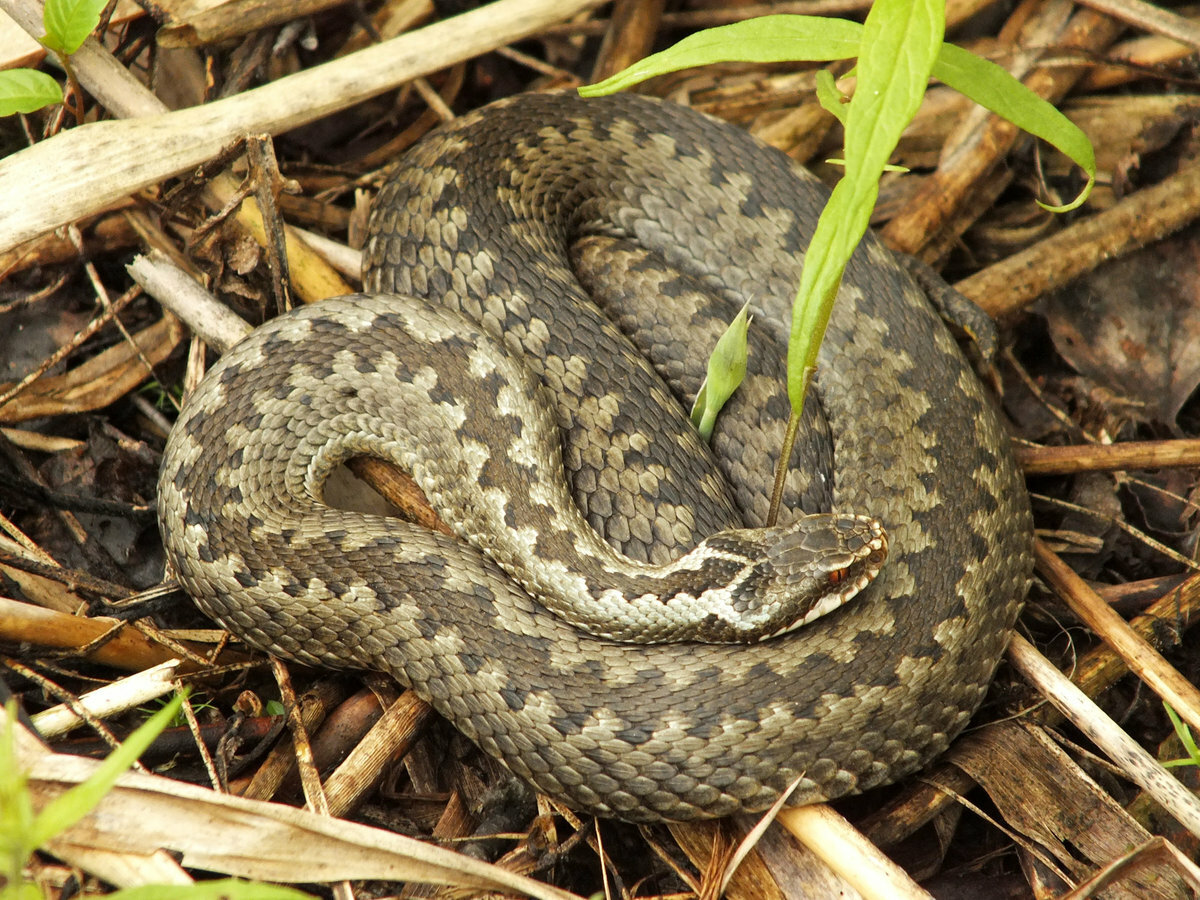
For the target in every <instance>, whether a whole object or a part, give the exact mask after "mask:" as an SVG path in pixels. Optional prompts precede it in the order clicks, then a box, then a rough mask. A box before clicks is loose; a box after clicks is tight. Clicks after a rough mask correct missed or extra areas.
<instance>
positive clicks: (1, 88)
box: [0, 0, 107, 116]
mask: <svg viewBox="0 0 1200 900" xmlns="http://www.w3.org/2000/svg"><path fill="white" fill-rule="evenodd" d="M106 5H107V4H106V2H105V0H46V5H45V8H44V9H43V10H42V26H43V27H44V28H45V29H46V34H45V35H43V36H42V37H41V38H40V41H41V44H42V46H43V47H45V48H46V49H47V50H50V51H51V52H53V53H55V54H56V55H57V56H58V57H59V60H60V61H61V62H62V65H63V68H64V69H65V70H66V72H67V77H68V78H69V79H71V81H72V82H74V76H73V74H72V72H71V64H70V56H71V54H72V53H74V52H75V51H77V50H78V49H79V48H80V47H81V46H82V45H83V42H84V41H85V40H87V37H88V35H89V34H91V33H92V32H93V31H95V29H96V26H97V25H99V24H100V13H102V12H103V11H104V7H105V6H106ZM62 101H63V92H62V88H60V87H59V86H58V82H57V81H55V80H54V79H53V78H51V77H50V76H49V75H47V74H46V73H45V72H39V71H37V70H36V69H8V70H7V71H3V72H0V116H11V115H15V114H16V113H31V112H34V111H36V110H39V109H41V108H42V107H44V106H51V105H53V104H55V103H61V102H62Z"/></svg>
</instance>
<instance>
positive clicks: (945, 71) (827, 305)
mask: <svg viewBox="0 0 1200 900" xmlns="http://www.w3.org/2000/svg"><path fill="white" fill-rule="evenodd" d="M945 27H946V10H945V2H944V0H877V2H876V3H875V4H874V5H873V6H872V7H871V10H870V12H869V13H868V14H867V18H866V21H865V22H864V23H863V24H862V25H859V24H858V23H857V22H851V21H849V20H846V19H832V18H820V17H816V16H789V15H773V16H763V17H762V18H758V19H749V20H747V21H745V22H738V23H735V24H733V25H725V26H722V27H720V28H711V29H708V30H707V31H702V32H698V33H696V34H693V35H690V36H689V37H687V38H685V39H684V40H682V41H680V42H679V43H678V44H675V45H674V46H673V47H670V48H669V49H667V50H664V51H663V52H661V53H656V54H654V55H652V56H648V57H646V58H645V59H643V60H641V61H639V62H637V63H635V64H634V65H632V66H630V67H629V68H628V69H625V70H624V71H622V72H618V73H617V74H616V75H614V76H612V77H611V78H609V79H606V80H605V81H602V82H600V83H599V84H594V85H589V86H587V87H583V88H580V89H579V92H580V94H582V95H583V96H585V97H592V96H598V95H601V94H609V93H613V92H615V91H618V90H621V89H623V88H626V87H629V86H631V85H634V84H637V83H638V82H641V81H644V80H645V79H647V78H650V77H652V76H654V75H661V74H664V73H666V72H674V71H677V70H679V69H684V68H691V67H693V66H700V65H707V64H709V63H716V62H730V61H741V62H790V61H798V60H810V61H812V60H817V61H830V60H838V59H848V58H855V57H856V58H857V60H858V64H857V66H856V68H855V74H856V75H857V83H856V87H855V91H854V96H853V97H852V98H851V99H850V101H849V102H848V103H847V102H844V98H843V97H842V96H841V94H840V93H839V92H838V91H837V89H836V87H835V86H834V83H833V77H832V76H831V75H827V76H825V77H824V78H822V79H820V80H819V81H818V99H819V101H820V102H821V103H822V105H823V106H824V107H825V108H826V109H828V110H829V111H830V112H832V113H833V114H834V115H836V116H837V117H838V119H839V120H841V121H842V123H843V124H844V126H845V131H846V137H845V148H846V149H845V157H846V158H845V175H844V177H843V178H842V179H841V180H840V181H839V182H838V184H837V186H836V187H835V188H834V190H833V194H832V196H831V197H830V198H829V202H828V203H827V204H826V207H825V209H824V211H823V212H822V214H821V217H820V219H819V221H818V223H817V228H816V232H815V233H814V234H813V238H812V241H811V242H810V244H809V248H808V251H807V253H806V254H805V264H804V266H803V268H802V270H801V275H800V287H799V289H798V290H797V292H796V301H795V304H794V306H793V309H792V326H791V334H790V337H789V342H788V397H789V400H790V401H791V406H792V416H791V419H790V421H789V423H788V438H787V441H786V446H785V447H783V448H782V451H781V454H780V459H781V460H787V459H790V458H791V444H792V442H793V441H794V439H795V434H796V429H797V428H798V426H799V424H800V410H801V409H802V407H803V405H804V395H805V394H806V393H807V391H808V385H809V382H810V380H811V378H812V375H813V373H814V372H815V371H816V364H817V350H818V348H819V347H820V344H821V340H822V338H823V337H824V336H825V328H826V326H827V325H828V323H829V316H830V313H831V312H832V309H833V301H834V298H835V297H836V295H837V291H838V287H839V285H840V284H841V280H842V273H843V272H844V271H845V267H846V263H847V262H848V261H849V259H850V255H851V254H852V253H853V252H854V248H855V247H857V246H858V243H859V241H860V240H861V239H862V236H863V234H864V233H865V232H866V230H867V225H868V223H869V221H870V216H871V211H872V210H873V209H874V206H875V200H876V198H877V197H878V195H879V179H880V175H881V174H882V172H883V171H884V168H885V166H886V164H887V161H888V158H889V157H890V156H891V154H892V152H893V151H894V150H895V148H896V145H897V143H899V140H900V135H901V133H902V132H903V131H904V129H905V128H906V127H907V126H908V124H909V122H911V121H912V119H913V116H914V115H916V112H917V108H918V107H919V106H920V104H921V100H922V98H923V97H924V95H925V88H926V85H927V83H928V81H929V79H930V77H933V78H937V79H939V80H940V81H942V82H944V83H945V84H948V85H949V86H951V87H953V88H955V89H957V90H959V91H961V92H962V93H964V94H966V95H967V96H968V97H970V98H971V99H972V100H974V101H975V102H977V103H980V104H981V105H983V106H986V107H987V108H989V109H991V110H992V111H994V112H996V113H999V114H1000V115H1002V116H1004V117H1005V118H1007V119H1009V120H1011V121H1012V122H1014V123H1016V124H1017V125H1019V126H1021V127H1022V128H1024V129H1025V130H1026V131H1029V132H1031V133H1032V134H1034V135H1036V136H1037V137H1040V138H1043V139H1044V140H1046V141H1048V142H1049V143H1051V144H1053V145H1054V146H1055V147H1057V148H1058V149H1060V150H1061V151H1062V152H1064V153H1065V154H1067V155H1068V156H1069V157H1070V158H1071V159H1072V160H1074V161H1075V162H1076V163H1077V164H1078V165H1079V166H1080V167H1081V168H1083V169H1084V170H1085V171H1086V172H1087V175H1088V183H1087V186H1086V187H1085V188H1084V190H1083V191H1082V192H1081V193H1080V195H1079V197H1078V198H1076V200H1075V201H1074V202H1073V203H1071V204H1069V205H1068V206H1065V207H1061V208H1059V210H1064V211H1065V210H1066V209H1073V208H1074V207H1075V206H1078V205H1079V204H1080V203H1082V202H1083V201H1084V200H1085V199H1087V196H1088V194H1089V193H1090V191H1091V187H1092V184H1093V183H1094V180H1095V174H1096V162H1095V156H1094V154H1093V151H1092V146H1091V144H1090V142H1089V141H1088V139H1087V137H1086V136H1085V135H1084V134H1083V132H1082V131H1080V130H1079V129H1078V128H1077V127H1076V126H1075V125H1073V124H1072V123H1071V122H1070V121H1069V120H1068V119H1067V118H1066V117H1065V116H1063V115H1062V113H1060V112H1059V111H1058V110H1057V109H1055V108H1054V107H1053V106H1052V105H1051V104H1049V103H1047V102H1046V101H1045V100H1042V99H1041V98H1040V97H1038V96H1037V95H1036V94H1034V93H1032V92H1031V91H1030V90H1029V89H1028V88H1026V87H1025V86H1024V85H1022V84H1021V83H1020V82H1019V81H1017V80H1016V79H1015V78H1013V77H1012V76H1011V75H1009V74H1008V72H1006V71H1005V70H1004V69H1002V68H1000V67H999V66H997V65H995V64H993V63H991V62H988V61H987V60H985V59H981V58H980V57H977V56H975V55H973V54H971V53H968V52H967V51H965V50H962V49H960V48H958V47H955V46H953V45H952V44H946V43H944V42H943V40H942V38H943V36H944V33H945ZM782 475H783V471H782V468H781V470H780V471H779V472H777V473H776V491H775V502H774V503H773V504H772V510H773V512H772V516H771V521H774V509H775V508H776V507H777V505H778V496H779V494H780V493H781V490H782V485H783V480H782Z"/></svg>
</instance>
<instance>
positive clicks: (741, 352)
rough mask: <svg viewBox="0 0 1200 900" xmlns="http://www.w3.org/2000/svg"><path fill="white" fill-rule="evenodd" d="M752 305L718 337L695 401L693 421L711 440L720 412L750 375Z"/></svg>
mask: <svg viewBox="0 0 1200 900" xmlns="http://www.w3.org/2000/svg"><path fill="white" fill-rule="evenodd" d="M749 310H750V304H749V303H747V304H746V305H745V306H743V307H742V308H741V311H740V312H738V314H737V315H736V316H734V317H733V321H732V322H730V323H729V327H728V328H726V329H725V331H724V332H723V333H722V334H721V336H720V337H719V338H717V346H716V347H715V348H714V349H713V352H712V355H711V356H710V357H709V358H708V374H707V375H705V376H704V381H703V382H702V383H701V385H700V390H699V392H697V394H696V402H695V403H693V404H692V424H693V425H695V426H696V430H697V431H699V432H700V437H701V438H702V439H703V440H704V441H705V442H706V443H707V442H708V441H711V440H712V432H713V426H714V425H716V423H717V413H718V412H720V411H721V407H723V406H724V405H725V402H726V401H727V400H728V399H729V397H730V395H732V394H733V392H734V391H735V390H737V386H738V385H739V384H741V383H742V379H743V378H745V377H746V335H747V333H748V332H749V330H750V315H749Z"/></svg>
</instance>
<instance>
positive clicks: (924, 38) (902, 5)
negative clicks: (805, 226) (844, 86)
mask: <svg viewBox="0 0 1200 900" xmlns="http://www.w3.org/2000/svg"><path fill="white" fill-rule="evenodd" d="M944 6H945V4H944V3H942V2H937V0H877V2H876V3H875V5H874V6H873V7H871V11H870V12H869V13H868V14H867V20H866V22H865V24H864V26H863V31H862V47H861V49H860V51H859V57H858V84H857V86H856V88H855V91H854V97H853V98H852V99H851V100H850V103H849V106H848V107H847V110H846V174H845V175H844V176H843V177H842V179H841V180H840V181H839V182H838V183H837V185H836V186H835V187H834V189H833V194H832V196H831V197H830V198H829V202H828V203H827V204H826V206H825V209H824V210H823V211H822V212H821V217H820V218H819V219H818V220H817V228H816V231H815V232H814V234H813V238H812V241H811V242H810V244H809V248H808V251H807V252H806V253H805V256H804V267H803V269H802V270H801V272H800V288H799V290H797V292H796V303H795V306H794V307H793V310H792V329H791V335H790V337H789V340H788V398H789V399H790V400H791V403H792V410H793V414H798V413H799V411H800V409H801V407H802V406H803V403H804V395H805V394H806V393H807V391H808V384H809V380H810V379H811V377H812V373H813V372H814V371H815V370H816V364H817V351H818V349H819V348H820V346H821V340H822V339H823V338H824V336H825V328H826V326H827V325H828V324H829V316H830V313H831V312H832V310H833V301H834V298H835V297H836V296H837V290H838V286H839V285H840V284H841V280H842V273H843V272H844V271H845V268H846V262H847V261H848V260H849V259H850V255H851V254H852V253H853V252H854V248H855V247H856V246H857V245H858V242H859V241H860V240H861V239H862V236H863V234H864V233H866V230H867V225H868V224H869V222H870V219H871V211H872V209H873V208H874V206H875V200H876V198H877V197H878V195H879V176H880V174H881V173H882V172H883V167H884V166H885V165H886V164H887V161H888V157H889V156H891V154H892V151H893V150H895V148H896V144H897V143H898V142H899V140H900V134H901V133H902V132H903V131H904V129H905V127H907V125H908V123H909V122H910V121H912V117H913V116H914V115H915V114H916V111H917V107H918V106H919V105H920V103H921V98H922V97H924V95H925V86H926V83H927V82H928V80H929V73H930V72H931V71H932V69H933V64H934V60H935V59H936V58H937V53H938V50H939V48H940V46H941V42H942V34H943V32H944V28H945V20H944V14H945V9H944Z"/></svg>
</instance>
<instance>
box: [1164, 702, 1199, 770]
mask: <svg viewBox="0 0 1200 900" xmlns="http://www.w3.org/2000/svg"><path fill="white" fill-rule="evenodd" d="M1163 709H1165V710H1166V711H1167V718H1169V719H1170V720H1171V725H1172V726H1173V727H1174V728H1175V736H1176V737H1178V738H1179V743H1181V744H1183V749H1184V751H1185V752H1186V753H1187V756H1185V757H1184V758H1183V759H1170V760H1167V761H1166V762H1164V763H1163V766H1164V767H1166V768H1168V769H1171V768H1175V767H1176V766H1200V747H1197V746H1196V739H1195V738H1194V737H1193V736H1192V729H1190V728H1188V726H1187V723H1186V722H1184V721H1183V720H1182V719H1181V718H1179V713H1177V712H1175V710H1174V709H1173V708H1172V706H1171V704H1170V703H1167V702H1166V701H1163Z"/></svg>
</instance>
